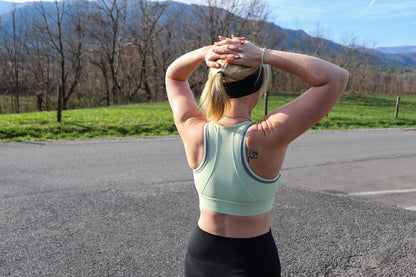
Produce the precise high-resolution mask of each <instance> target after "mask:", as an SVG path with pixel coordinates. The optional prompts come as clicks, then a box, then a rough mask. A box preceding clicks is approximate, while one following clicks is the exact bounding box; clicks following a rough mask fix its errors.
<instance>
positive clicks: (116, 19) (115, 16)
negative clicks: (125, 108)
mask: <svg viewBox="0 0 416 277" xmlns="http://www.w3.org/2000/svg"><path fill="white" fill-rule="evenodd" d="M128 3H129V1H128V0H112V1H107V0H99V1H97V3H96V4H97V6H96V11H95V12H94V14H93V15H92V21H93V27H92V28H91V32H90V36H91V38H92V40H93V46H91V48H90V52H91V53H90V54H91V55H90V57H91V59H90V62H91V63H93V64H94V65H96V66H97V67H98V68H99V69H100V71H101V73H102V76H103V79H104V82H106V83H105V88H106V95H105V101H106V104H107V105H112V104H113V103H114V98H115V97H116V95H117V94H120V95H122V94H123V86H122V75H121V72H120V68H121V64H122V59H121V54H122V53H121V51H122V48H123V45H124V44H125V41H124V37H125V31H126V24H127V7H128Z"/></svg>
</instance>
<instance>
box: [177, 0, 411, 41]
mask: <svg viewBox="0 0 416 277" xmlns="http://www.w3.org/2000/svg"><path fill="white" fill-rule="evenodd" d="M177 1H178V0H177ZM180 1H181V2H187V3H189V2H193V3H204V2H205V1H204V0H180ZM265 1H267V2H268V3H269V6H270V8H271V13H270V17H269V21H271V22H274V23H276V24H277V25H279V26H281V27H283V28H288V29H302V30H304V31H305V32H307V33H308V34H311V35H315V34H320V35H322V36H323V37H324V38H328V39H331V40H333V41H336V42H338V43H347V42H351V41H352V40H353V39H355V42H356V43H358V44H361V45H365V46H367V47H371V48H372V47H390V46H404V45H414V46H416V0H343V1H337V0H265Z"/></svg>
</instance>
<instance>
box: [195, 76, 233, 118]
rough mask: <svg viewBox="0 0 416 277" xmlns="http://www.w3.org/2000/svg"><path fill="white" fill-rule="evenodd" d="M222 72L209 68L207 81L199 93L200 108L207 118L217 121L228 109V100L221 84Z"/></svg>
mask: <svg viewBox="0 0 416 277" xmlns="http://www.w3.org/2000/svg"><path fill="white" fill-rule="evenodd" d="M223 74H224V73H222V72H219V71H218V70H217V71H214V70H210V73H209V76H208V81H207V82H206V83H205V87H204V90H203V91H202V95H201V105H202V109H203V110H204V111H205V113H206V115H207V117H208V119H210V120H212V121H214V122H217V121H218V120H220V119H221V118H222V117H223V116H224V114H225V113H226V112H228V110H229V109H230V107H231V105H230V100H229V98H228V96H227V94H226V93H225V89H224V85H223V78H224V77H223V76H224V75H223Z"/></svg>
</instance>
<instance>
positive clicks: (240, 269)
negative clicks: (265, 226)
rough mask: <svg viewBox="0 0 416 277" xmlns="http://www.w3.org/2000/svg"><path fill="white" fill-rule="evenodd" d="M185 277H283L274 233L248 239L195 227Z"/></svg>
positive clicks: (188, 252)
mask: <svg viewBox="0 0 416 277" xmlns="http://www.w3.org/2000/svg"><path fill="white" fill-rule="evenodd" d="M185 276H186V277H208V276H211V277H217V276H218V277H223V276H245V277H246V276H255V277H258V276H262V277H268V276H273V277H275V276H280V260H279V254H278V253H277V247H276V244H275V242H274V239H273V236H272V233H271V231H269V232H268V233H266V234H264V235H261V236H258V237H254V238H247V239H246V238H227V237H220V236H216V235H213V234H210V233H207V232H205V231H203V230H201V229H200V228H199V227H197V228H195V230H194V232H193V233H192V236H191V239H190V240H189V244H188V249H187V253H186V257H185Z"/></svg>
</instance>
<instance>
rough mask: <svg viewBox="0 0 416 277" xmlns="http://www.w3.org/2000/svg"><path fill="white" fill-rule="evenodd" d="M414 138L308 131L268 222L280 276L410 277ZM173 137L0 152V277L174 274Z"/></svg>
mask: <svg viewBox="0 0 416 277" xmlns="http://www.w3.org/2000/svg"><path fill="white" fill-rule="evenodd" d="M415 143H416V131H414V130H361V131H331V132H330V131H323V132H321V131H312V132H307V133H306V134H305V135H304V136H302V137H301V138H299V139H298V140H296V141H295V142H294V143H293V144H292V145H291V147H290V148H289V150H288V154H287V159H286V161H285V163H284V166H283V169H282V185H281V187H280V188H279V192H278V196H277V198H276V203H275V206H274V208H273V213H272V230H273V233H274V236H275V239H276V243H277V245H278V249H279V254H280V258H281V262H282V266H283V276H416V266H415V261H416V235H415V234H416V212H415V211H414V210H415V206H416V197H415V196H416V170H415V169H416V163H415V161H416V147H415ZM197 205H198V203H197V195H196V192H195V190H194V188H193V183H192V172H191V171H190V170H189V169H188V167H187V164H186V161H185V156H184V151H183V147H182V144H181V142H180V140H179V139H178V137H175V136H173V137H160V138H130V139H105V140H86V141H69V142H68V141H66V142H59V141H56V142H41V143H6V144H0V276H181V275H182V272H183V268H182V262H183V257H184V253H185V247H186V243H187V239H188V236H189V233H190V232H191V230H192V229H193V228H194V226H195V224H196V220H197V217H198V213H197Z"/></svg>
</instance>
